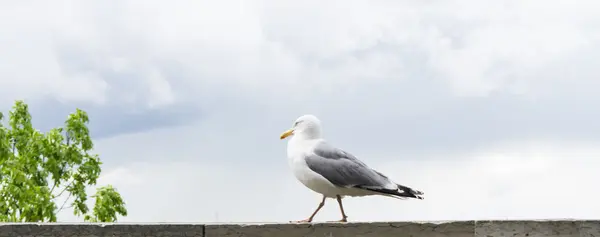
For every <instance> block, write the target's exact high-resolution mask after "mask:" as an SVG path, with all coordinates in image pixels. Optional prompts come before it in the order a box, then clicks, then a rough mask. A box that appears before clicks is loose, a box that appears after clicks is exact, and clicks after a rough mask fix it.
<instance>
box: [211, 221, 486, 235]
mask: <svg viewBox="0 0 600 237" xmlns="http://www.w3.org/2000/svg"><path fill="white" fill-rule="evenodd" d="M474 225H475V223H474V222H473V221H467V222H449V223H439V224H436V223H415V222H389V223H386V222H377V223H317V224H312V225H311V224H267V225H231V224H230V225H207V226H206V235H205V236H206V237H217V236H218V237H221V236H222V237H225V236H227V237H229V236H231V237H233V236H236V237H237V236H240V237H241V236H247V237H279V236H286V237H301V236H302V237H304V236H307V237H308V236H318V237H337V236H340V237H344V236H356V237H376V236H377V237H391V236H394V237H396V236H398V237H403V236H406V237H472V236H473V228H474Z"/></svg>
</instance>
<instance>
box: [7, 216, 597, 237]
mask: <svg viewBox="0 0 600 237" xmlns="http://www.w3.org/2000/svg"><path fill="white" fill-rule="evenodd" d="M2 236H11V237H12V236H15V237H16V236H31V237H33V236H199V237H237V236H246V237H279V236H281V237H300V236H303V237H304V236H306V237H308V236H310V237H313V236H314V237H337V236H340V237H350V236H356V237H369V236H377V237H391V236H394V237H396V236H398V237H403V236H406V237H497V236H498V237H499V236H502V237H521V236H523V237H540V236H552V237H600V221H587V220H585V221H584V220H582V221H579V220H547V221H546V220H537V221H533V220H531V221H518V220H513V221H452V222H374V223H314V224H158V223H157V224H142V223H140V224H60V223H53V224H12V223H4V224H0V237H2Z"/></svg>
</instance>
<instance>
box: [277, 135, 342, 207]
mask: <svg viewBox="0 0 600 237" xmlns="http://www.w3.org/2000/svg"><path fill="white" fill-rule="evenodd" d="M313 144H314V142H311V141H300V140H294V139H293V138H292V139H290V141H289V143H288V149H287V152H288V161H289V165H290V168H291V169H292V172H293V173H294V176H295V177H296V179H298V181H300V182H301V183H302V184H304V186H306V187H307V188H309V189H311V190H313V191H315V192H317V193H320V194H323V195H325V196H327V197H331V198H333V197H335V196H336V195H338V194H340V191H341V190H339V188H337V187H336V186H334V185H333V184H332V183H330V182H329V181H328V180H327V179H325V178H324V177H323V176H321V175H319V174H318V173H315V172H314V171H312V170H311V169H310V168H309V167H308V165H307V164H306V160H305V159H304V158H305V156H304V155H305V154H306V151H309V150H310V149H307V148H312V145H313Z"/></svg>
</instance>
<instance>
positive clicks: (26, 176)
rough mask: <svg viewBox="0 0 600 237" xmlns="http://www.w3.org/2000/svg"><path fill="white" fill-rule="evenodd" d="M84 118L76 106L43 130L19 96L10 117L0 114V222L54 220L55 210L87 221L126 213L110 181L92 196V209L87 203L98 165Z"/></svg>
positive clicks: (105, 219)
mask: <svg viewBox="0 0 600 237" xmlns="http://www.w3.org/2000/svg"><path fill="white" fill-rule="evenodd" d="M6 122H8V123H6ZM88 122H89V118H88V115H87V114H86V113H85V112H84V111H82V110H79V109H77V110H76V111H75V112H74V113H72V114H70V115H69V116H68V118H67V120H66V121H65V123H64V126H63V127H59V128H54V129H52V130H50V131H48V132H46V133H41V132H40V131H38V130H36V129H34V128H33V126H32V123H31V114H30V113H29V110H28V106H27V104H25V103H24V102H23V101H17V102H16V103H15V105H14V106H13V108H12V110H11V111H10V113H9V116H8V121H5V118H4V115H3V114H2V113H0V221H5V222H7V221H9V222H39V221H42V222H56V220H57V217H56V216H57V213H59V212H60V211H62V210H67V209H72V211H73V213H74V214H75V215H77V216H83V218H84V220H85V221H98V222H114V221H116V220H117V215H121V216H126V215H127V210H126V208H125V203H124V201H123V199H122V198H121V195H120V194H119V193H118V192H117V191H116V190H115V189H114V188H113V187H112V186H110V185H109V186H106V187H100V188H98V189H97V192H96V194H94V195H92V196H91V197H93V198H95V205H94V207H93V210H92V211H90V209H89V208H88V206H87V204H86V202H87V201H88V194H87V192H86V187H88V186H92V185H96V180H97V179H98V177H99V176H100V172H101V168H100V165H101V164H102V163H101V162H100V158H99V156H98V155H97V154H92V149H93V142H92V139H91V137H90V133H89V130H88V127H87V124H88ZM3 124H4V125H3Z"/></svg>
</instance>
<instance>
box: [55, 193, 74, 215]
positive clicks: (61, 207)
mask: <svg viewBox="0 0 600 237" xmlns="http://www.w3.org/2000/svg"><path fill="white" fill-rule="evenodd" d="M69 198H71V193H69V196H67V199H65V201H64V202H63V204H62V205H60V208H59V209H58V211H57V212H56V213H59V212H60V211H62V209H63V208H64V207H65V204H66V203H67V201H69Z"/></svg>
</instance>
